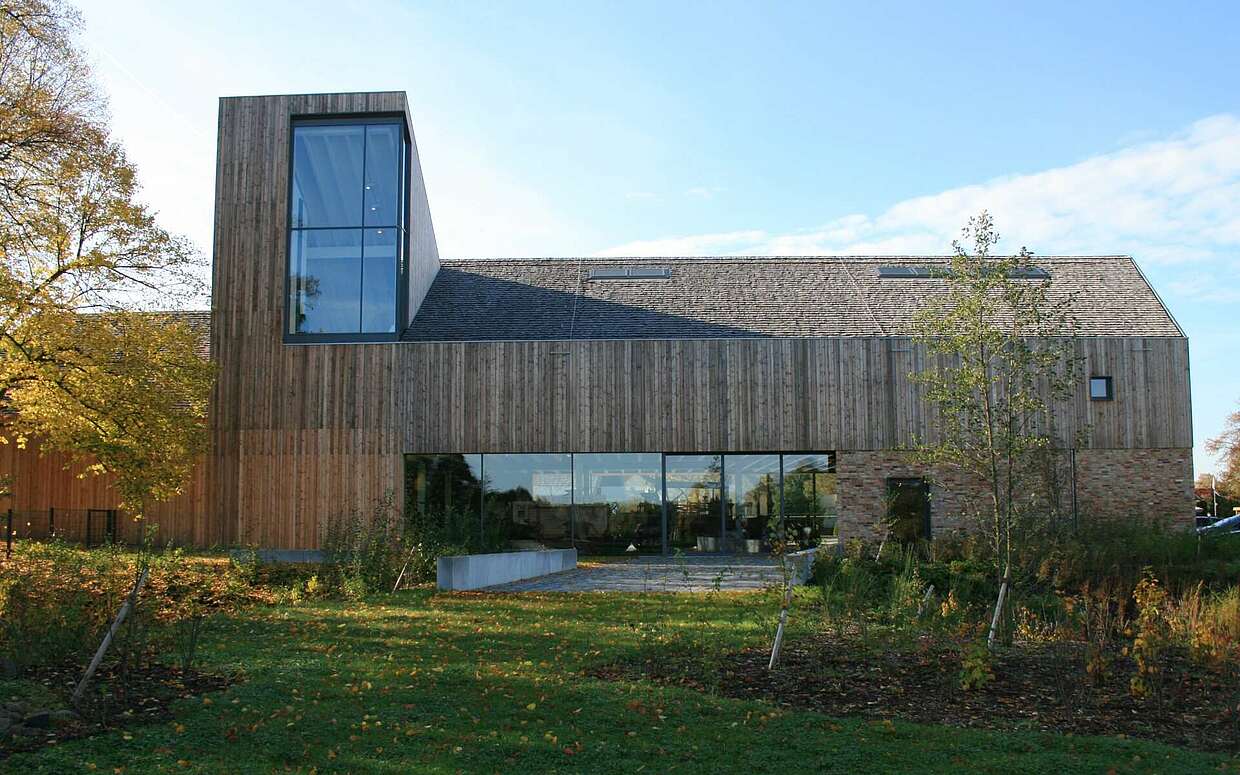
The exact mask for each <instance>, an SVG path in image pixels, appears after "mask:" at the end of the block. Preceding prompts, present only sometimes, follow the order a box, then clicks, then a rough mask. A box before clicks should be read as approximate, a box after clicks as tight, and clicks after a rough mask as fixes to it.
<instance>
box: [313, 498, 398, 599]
mask: <svg viewBox="0 0 1240 775" xmlns="http://www.w3.org/2000/svg"><path fill="white" fill-rule="evenodd" d="M398 528H399V525H398V523H397V521H396V519H395V517H394V513H393V505H392V495H391V494H390V493H389V494H387V495H385V496H384V497H382V498H380V499H379V500H378V501H377V502H376V503H375V506H374V508H373V510H372V512H371V515H370V518H369V519H367V518H365V517H363V516H362V514H361V513H360V512H358V511H357V510H353V511H351V512H349V513H348V514H346V515H344V516H340V517H334V518H331V519H328V521H327V530H326V532H325V534H324V537H323V555H324V557H323V570H324V574H323V575H324V580H325V582H326V584H327V585H328V586H329V587H330V588H331V589H333V590H335V591H337V592H339V593H341V594H343V595H344V596H345V597H348V598H351V599H355V598H358V597H363V596H365V595H367V594H370V593H373V592H377V591H379V590H380V589H391V588H392V585H393V584H394V583H395V581H396V575H397V574H398V573H399V572H400V557H401V545H400V544H401V542H400V534H399V530H398Z"/></svg>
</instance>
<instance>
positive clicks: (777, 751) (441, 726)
mask: <svg viewBox="0 0 1240 775" xmlns="http://www.w3.org/2000/svg"><path fill="white" fill-rule="evenodd" d="M774 606H775V598H774V597H773V596H772V595H769V594H767V595H619V594H586V595H541V596H535V595H529V596H507V597H505V596H490V595H472V594H433V593H431V592H430V591H414V592H405V593H400V594H398V595H396V596H392V597H381V598H376V599H374V600H373V601H371V602H369V603H367V604H348V603H324V602H312V603H305V604H302V605H298V606H294V607H280V608H256V609H251V610H249V611H248V612H246V614H245V615H244V617H238V618H232V619H227V620H221V621H219V622H217V623H216V624H215V627H214V629H213V630H212V631H211V633H210V635H209V639H208V642H207V643H206V646H205V652H204V661H205V663H206V665H207V666H208V668H210V669H215V670H236V671H244V673H245V675H246V678H245V680H244V681H243V682H241V683H239V684H237V685H235V686H233V687H232V688H231V689H229V690H228V691H225V692H222V693H220V694H216V695H213V696H209V697H206V698H196V699H193V700H186V701H184V702H183V703H182V704H181V705H180V706H179V707H178V714H177V715H178V718H177V720H176V721H175V722H171V723H166V724H158V725H153V726H145V727H130V728H128V729H125V730H123V731H116V732H112V733H110V734H108V735H104V736H99V737H95V738H91V739H85V740H77V741H71V742H67V743H61V744H60V745H57V746H54V747H51V748H48V749H47V750H45V751H42V752H39V753H37V754H21V755H17V756H14V757H12V758H10V759H9V760H7V761H5V762H0V769H6V770H7V771H12V772H56V773H60V772H79V771H83V770H87V771H89V770H92V769H94V770H100V771H104V772H111V771H113V769H114V768H117V767H122V768H124V771H125V772H158V771H177V772H186V771H197V772H270V771H273V770H286V769H287V770H292V771H302V772H309V771H311V770H317V771H318V772H335V771H340V772H393V773H396V772H623V773H635V772H720V771H729V772H730V771H736V772H774V771H782V772H858V771H869V772H893V771H908V772H919V773H933V772H944V773H946V772H952V773H955V772H962V771H971V772H995V773H1004V774H1005V775H1007V774H1010V773H1015V772H1063V773H1068V772H1081V773H1105V772H1108V771H1114V772H1121V773H1122V772H1208V771H1218V770H1220V768H1222V769H1226V768H1227V767H1228V762H1229V761H1230V763H1231V766H1235V762H1234V761H1231V760H1228V759H1227V758H1226V757H1223V756H1219V755H1208V754H1202V753H1194V752H1188V751H1182V750H1177V749H1173V748H1169V747H1166V746H1161V745H1156V744H1150V743H1142V742H1135V741H1132V740H1118V739H1106V738H1082V737H1076V738H1074V737H1063V736H1058V735H1050V734H1043V733H1037V732H1023V733H1009V734H1000V733H991V732H982V731H970V730H961V729H953V728H947V727H934V726H919V725H913V724H899V723H897V724H894V725H891V724H884V723H876V722H866V721H859V720H833V719H829V718H827V717H824V716H821V715H818V714H815V713H808V712H784V711H777V710H776V709H775V708H773V707H772V706H769V705H765V704H762V703H757V702H744V701H738V700H730V699H724V698H720V697H715V696H711V695H704V694H701V693H698V692H695V691H691V690H689V689H681V688H675V687H662V686H655V685H653V684H648V683H645V682H635V683H614V682H607V681H601V680H595V679H591V678H586V677H583V676H582V675H581V670H582V669H583V667H585V666H588V665H591V664H600V663H604V662H609V661H611V660H614V659H616V658H621V657H636V656H638V655H639V654H641V653H643V651H646V650H650V649H664V648H686V647H688V648H692V649H694V650H697V651H701V652H707V653H706V654H705V655H706V656H707V657H709V652H710V651H711V650H715V649H724V648H732V647H738V646H741V645H745V644H760V643H765V642H767V639H768V637H769V632H770V626H771V622H772V620H773V618H774V615H773V614H774V610H775V609H774ZM809 617H810V614H806V616H805V617H803V618H804V619H808V618H809ZM794 621H801V620H794ZM795 636H796V633H795V632H793V635H792V637H795Z"/></svg>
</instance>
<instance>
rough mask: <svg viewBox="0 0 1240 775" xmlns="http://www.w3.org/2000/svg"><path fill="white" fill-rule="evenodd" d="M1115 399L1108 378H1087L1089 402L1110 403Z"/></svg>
mask: <svg viewBox="0 0 1240 775" xmlns="http://www.w3.org/2000/svg"><path fill="white" fill-rule="evenodd" d="M1114 398H1115V391H1114V389H1113V388H1112V386H1111V378H1110V377H1090V378H1089V400H1090V401H1110V400H1112V399H1114Z"/></svg>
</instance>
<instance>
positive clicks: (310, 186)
mask: <svg viewBox="0 0 1240 775" xmlns="http://www.w3.org/2000/svg"><path fill="white" fill-rule="evenodd" d="M405 146H406V143H405V133H404V124H403V122H400V121H388V120H379V121H378V122H376V123H365V124H363V123H344V124H323V123H312V124H304V125H296V126H294V127H293V169H292V191H291V196H290V214H289V287H290V294H289V329H288V330H289V333H290V334H385V333H394V332H395V331H396V324H397V321H396V318H397V309H398V304H397V297H398V279H399V276H400V275H399V272H400V268H401V264H402V261H401V259H402V258H403V255H402V251H403V247H404V243H405V235H404V229H403V226H404V223H403V220H404V219H403V218H402V215H401V213H402V209H403V206H404V201H405V198H404V182H405V163H406V156H407V152H406V147H405ZM345 227H348V228H345ZM363 243H364V246H365V247H364V250H363V249H362V245H363Z"/></svg>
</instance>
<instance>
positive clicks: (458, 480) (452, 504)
mask: <svg viewBox="0 0 1240 775" xmlns="http://www.w3.org/2000/svg"><path fill="white" fill-rule="evenodd" d="M481 508H482V455H406V456H405V514H406V517H407V518H409V519H418V520H433V521H435V522H436V523H437V524H439V525H440V526H441V527H443V528H445V531H446V533H447V536H446V537H447V538H448V540H449V541H452V542H459V543H461V544H465V545H467V546H474V545H477V543H478V539H479V537H480V532H479V531H480V529H481V524H482V520H481V516H482V514H481ZM484 543H485V542H484Z"/></svg>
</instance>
